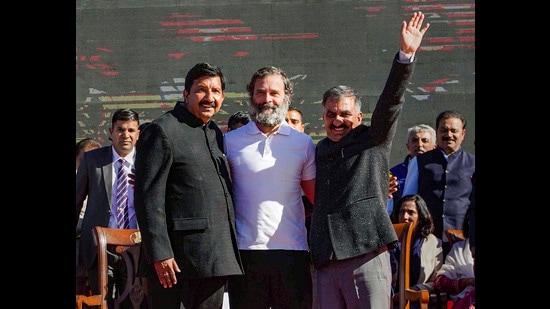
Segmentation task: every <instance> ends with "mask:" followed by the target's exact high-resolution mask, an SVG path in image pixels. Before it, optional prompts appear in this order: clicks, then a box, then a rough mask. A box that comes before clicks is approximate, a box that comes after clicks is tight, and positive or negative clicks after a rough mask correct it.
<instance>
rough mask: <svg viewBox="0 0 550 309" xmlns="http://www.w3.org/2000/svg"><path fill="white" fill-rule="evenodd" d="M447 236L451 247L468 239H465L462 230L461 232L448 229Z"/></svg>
mask: <svg viewBox="0 0 550 309" xmlns="http://www.w3.org/2000/svg"><path fill="white" fill-rule="evenodd" d="M445 235H446V236H447V239H448V240H449V245H451V247H452V246H453V244H454V243H455V242H457V241H461V240H464V239H466V237H464V232H463V231H462V230H460V229H459V230H453V229H446V230H445Z"/></svg>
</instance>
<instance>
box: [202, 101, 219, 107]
mask: <svg viewBox="0 0 550 309" xmlns="http://www.w3.org/2000/svg"><path fill="white" fill-rule="evenodd" d="M200 104H201V105H210V106H211V107H216V102H214V101H212V102H209V101H201V103H200Z"/></svg>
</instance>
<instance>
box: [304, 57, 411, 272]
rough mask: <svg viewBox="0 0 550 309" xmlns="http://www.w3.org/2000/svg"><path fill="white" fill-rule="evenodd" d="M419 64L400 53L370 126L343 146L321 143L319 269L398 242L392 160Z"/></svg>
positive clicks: (316, 211)
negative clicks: (391, 201)
mask: <svg viewBox="0 0 550 309" xmlns="http://www.w3.org/2000/svg"><path fill="white" fill-rule="evenodd" d="M414 66H415V62H413V63H410V64H402V63H399V62H398V61H397V55H396V57H395V58H394V60H393V65H392V68H391V71H390V74H389V76H388V79H387V81H386V85H385V87H384V90H383V91H382V94H381V95H380V97H379V99H378V102H377V103H376V107H375V109H374V111H373V114H372V119H371V125H370V127H369V126H365V125H359V126H358V127H356V128H354V129H353V130H352V131H350V132H349V133H348V134H347V135H346V136H345V137H344V138H342V139H341V140H340V141H339V142H338V143H335V142H332V141H330V140H329V139H328V138H324V139H322V140H321V141H319V142H318V144H317V148H316V156H315V160H316V166H317V177H316V185H315V203H314V206H313V215H312V218H311V220H312V221H311V227H310V247H311V256H312V260H313V265H314V266H315V268H316V269H319V268H321V267H322V266H323V264H325V263H326V262H327V261H328V260H330V259H331V256H332V255H333V253H334V254H335V258H336V259H346V258H351V257H355V256H359V255H362V254H365V253H368V252H371V251H374V250H376V249H378V248H380V247H383V246H384V245H390V246H391V245H393V244H394V243H396V241H397V235H396V234H395V230H394V229H393V225H392V222H391V220H390V217H389V216H388V213H387V211H386V201H387V199H388V183H389V177H388V170H389V157H390V150H391V145H392V140H393V137H394V135H395V131H396V127H397V119H398V116H399V113H400V112H401V108H402V107H403V103H404V93H405V89H406V87H407V85H408V84H409V82H410V80H411V77H412V73H413V70H414Z"/></svg>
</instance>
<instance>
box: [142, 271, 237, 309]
mask: <svg viewBox="0 0 550 309" xmlns="http://www.w3.org/2000/svg"><path fill="white" fill-rule="evenodd" d="M176 278H177V280H178V283H176V284H175V285H173V286H172V287H171V288H164V287H163V286H162V285H161V284H160V282H159V280H158V278H157V277H156V274H155V276H154V277H148V281H147V287H148V294H147V300H148V305H149V308H151V309H157V308H158V309H180V308H181V307H180V306H181V304H183V306H184V308H185V309H221V308H222V306H223V293H224V288H225V285H226V283H227V280H228V277H227V276H221V277H209V278H197V279H184V278H183V277H182V276H181V274H179V273H176Z"/></svg>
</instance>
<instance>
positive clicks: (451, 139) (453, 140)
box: [443, 136, 456, 142]
mask: <svg viewBox="0 0 550 309" xmlns="http://www.w3.org/2000/svg"><path fill="white" fill-rule="evenodd" d="M443 140H444V141H446V142H447V141H451V142H456V138H453V137H450V136H446V137H443Z"/></svg>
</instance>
